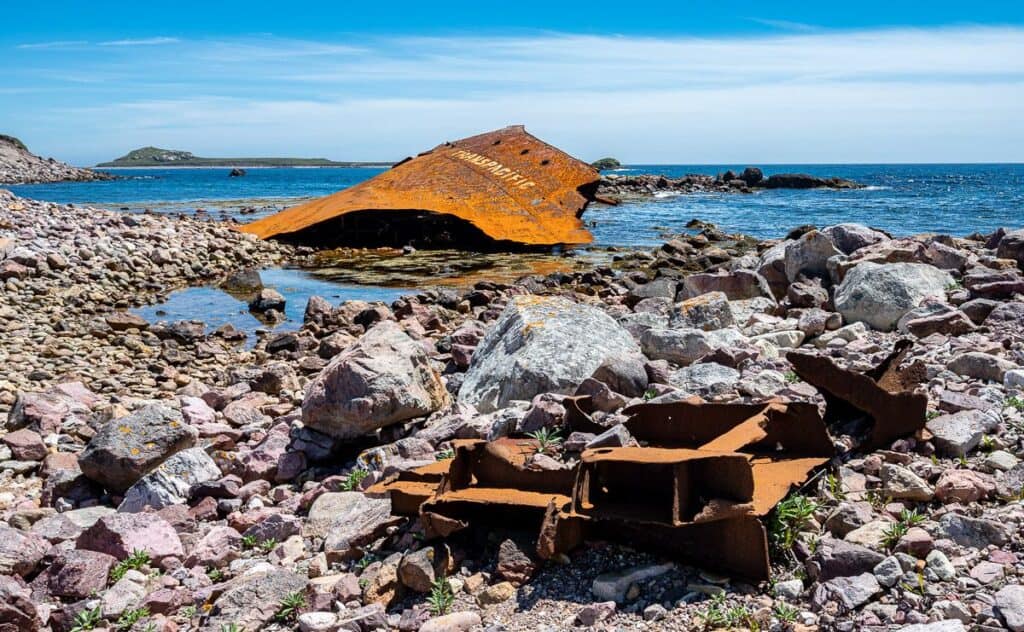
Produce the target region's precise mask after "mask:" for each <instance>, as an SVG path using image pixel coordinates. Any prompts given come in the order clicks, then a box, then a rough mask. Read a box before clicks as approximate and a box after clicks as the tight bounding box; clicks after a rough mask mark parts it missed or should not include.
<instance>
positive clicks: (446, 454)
mask: <svg viewBox="0 0 1024 632" xmlns="http://www.w3.org/2000/svg"><path fill="white" fill-rule="evenodd" d="M454 457H455V450H452V449H451V448H447V449H445V450H441V451H440V452H438V453H437V454H436V455H434V458H435V459H436V460H438V461H447V460H448V459H451V458H454Z"/></svg>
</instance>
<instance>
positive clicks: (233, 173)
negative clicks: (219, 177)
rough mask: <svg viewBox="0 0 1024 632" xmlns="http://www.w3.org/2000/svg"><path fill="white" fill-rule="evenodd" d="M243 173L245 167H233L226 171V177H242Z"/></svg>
mask: <svg viewBox="0 0 1024 632" xmlns="http://www.w3.org/2000/svg"><path fill="white" fill-rule="evenodd" d="M244 175H245V169H239V168H238V167H235V168H234V169H232V170H231V171H229V172H228V177H229V178H240V177H242V176H244Z"/></svg>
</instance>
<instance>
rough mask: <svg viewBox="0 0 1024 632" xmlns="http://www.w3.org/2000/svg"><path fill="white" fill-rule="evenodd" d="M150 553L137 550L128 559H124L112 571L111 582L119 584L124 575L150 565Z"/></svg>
mask: <svg viewBox="0 0 1024 632" xmlns="http://www.w3.org/2000/svg"><path fill="white" fill-rule="evenodd" d="M149 561H150V560H149V553H146V552H145V551H139V550H135V551H132V552H131V553H130V554H129V555H128V557H126V558H124V559H123V560H121V561H120V562H118V563H117V564H115V565H114V568H112V569H110V581H112V582H114V583H117V582H119V581H121V578H122V577H124V574H125V573H127V572H128V571H130V570H136V571H137V570H139V569H140V568H142V567H143V566H146V565H148V564H149Z"/></svg>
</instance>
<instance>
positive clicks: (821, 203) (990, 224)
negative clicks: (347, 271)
mask: <svg viewBox="0 0 1024 632" xmlns="http://www.w3.org/2000/svg"><path fill="white" fill-rule="evenodd" d="M758 166H760V167H761V168H762V169H763V170H764V172H765V173H766V174H772V173H784V172H802V173H810V174H812V175H819V176H839V177H843V178H849V179H851V180H855V181H857V182H860V183H863V184H865V185H867V188H866V189H859V190H850V191H830V190H811V191H780V190H773V191H761V192H758V193H754V194H751V195H739V194H725V193H707V194H697V195H681V196H675V197H665V198H659V199H655V200H651V201H644V202H637V203H629V204H625V205H622V206H618V207H605V206H601V205H594V206H592V207H591V208H589V209H588V210H587V211H586V213H585V214H584V216H583V219H584V221H585V222H587V224H588V227H589V228H590V230H591V232H593V234H594V237H595V243H596V245H598V246H651V245H657V244H659V243H661V242H662V241H663V239H662V235H663V234H664V233H666V232H673V231H674V232H680V231H682V229H683V226H684V225H685V224H686V222H687V221H689V220H690V219H693V218H699V219H703V220H706V221H711V222H714V223H716V224H718V225H719V226H720V227H722V228H724V229H726V230H729V231H738V232H743V233H747V234H750V235H754V236H756V237H764V238H769V237H781V236H783V235H785V234H786V232H788V230H789V229H791V228H793V227H795V226H798V225H801V224H815V225H818V226H825V225H828V224H834V223H837V222H860V223H863V224H867V225H869V226H873V227H877V228H881V229H884V230H887V231H889V232H892V233H894V234H897V235H909V234H915V233H922V232H943V233H951V234H954V235H963V234H967V233H970V232H973V231H981V232H985V231H992V230H995V229H996V228H998V227H1000V226H1018V227H1019V226H1024V164H971V165H939V164H935V165H931V164H929V165H909V164H908V165H904V164H897V165H758ZM743 167H744V165H631V166H629V167H628V168H625V169H621V170H618V171H616V172H609V173H618V174H620V175H632V174H638V173H656V174H664V175H667V176H672V177H678V176H681V175H684V174H687V173H707V174H714V173H720V172H723V171H725V170H726V169H733V170H737V171H738V170H740V169H742V168H743ZM109 171H111V172H113V173H117V174H118V175H122V176H125V179H122V180H112V181H107V182H82V183H78V182H71V183H59V184H35V185H19V186H11V187H9V188H10V189H12V190H13V191H14V192H15V193H17V194H18V195H21V196H24V197H30V198H35V199H41V200H49V201H54V202H74V203H80V204H93V205H97V206H105V207H108V208H115V209H117V208H124V209H126V210H130V211H139V210H144V209H147V208H148V209H151V210H154V211H157V212H186V213H191V212H194V211H195V209H197V208H201V209H205V210H206V211H208V212H211V213H214V214H218V215H217V216H219V213H225V214H230V215H236V214H237V213H238V211H239V209H240V208H242V207H245V206H252V207H255V208H256V209H257V212H256V213H255V214H248V215H245V216H241V215H239V219H241V220H242V221H249V220H251V219H254V218H256V217H259V216H261V215H264V214H268V213H271V212H273V211H274V210H276V209H279V208H284V207H286V206H288V205H291V204H294V203H297V202H299V201H301V200H304V199H309V198H312V197H318V196H322V195H327V194H329V193H333V192H335V191H338V190H340V189H343V188H345V187H348V186H351V185H353V184H355V183H357V182H360V181H362V180H365V179H367V178H370V177H373V176H374V175H376V174H378V173H380V172H381V171H382V169H379V168H302V169H295V168H289V169H269V168H268V169H248V170H247V171H248V173H247V174H246V175H245V176H244V177H241V178H229V177H228V171H229V170H228V169H223V168H221V169H180V168H179V169H111V170H109Z"/></svg>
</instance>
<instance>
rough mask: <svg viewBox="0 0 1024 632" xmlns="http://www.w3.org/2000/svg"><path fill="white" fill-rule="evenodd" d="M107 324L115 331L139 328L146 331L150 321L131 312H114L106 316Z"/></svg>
mask: <svg viewBox="0 0 1024 632" xmlns="http://www.w3.org/2000/svg"><path fill="white" fill-rule="evenodd" d="M104 320H105V321H106V323H107V326H108V327H110V328H111V329H113V330H114V331H128V330H129V329H138V330H139V331H144V330H146V329H149V323H148V322H147V321H146V319H145V318H143V317H142V316H139V315H138V314H133V313H131V312H112V313H110V314H107V316H106V317H105V318H104Z"/></svg>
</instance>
